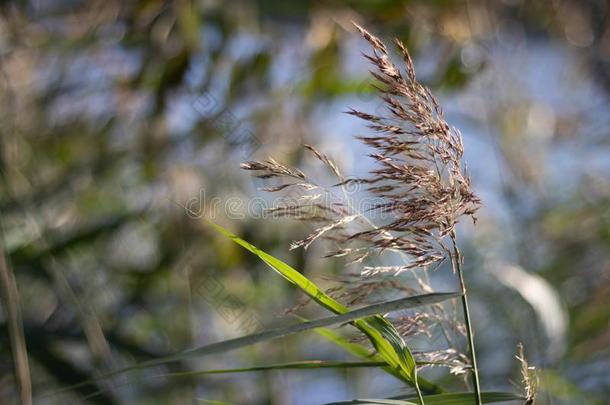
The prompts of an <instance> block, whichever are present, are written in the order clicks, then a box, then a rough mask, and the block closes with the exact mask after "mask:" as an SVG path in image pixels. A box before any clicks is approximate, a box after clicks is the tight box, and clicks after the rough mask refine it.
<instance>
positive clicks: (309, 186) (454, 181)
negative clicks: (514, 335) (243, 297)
mask: <svg viewBox="0 0 610 405" xmlns="http://www.w3.org/2000/svg"><path fill="white" fill-rule="evenodd" d="M355 25H356V28H357V29H358V30H359V32H360V34H361V35H362V37H363V38H364V39H365V40H366V41H368V43H369V44H370V45H371V48H372V51H371V53H369V54H364V57H365V58H366V59H367V60H368V61H369V62H370V63H371V64H372V66H373V69H372V70H371V75H372V76H373V78H374V79H375V80H376V82H377V83H376V84H375V88H376V89H377V91H378V93H379V95H380V97H381V99H382V100H383V103H384V107H385V109H384V110H383V112H382V113H379V114H370V113H367V112H363V111H358V110H354V109H351V110H349V111H348V114H351V115H353V116H356V117H358V118H360V119H362V120H364V121H366V122H367V126H368V127H369V128H370V129H371V130H373V131H374V134H373V135H368V136H357V138H358V139H359V140H360V141H362V142H363V143H364V144H365V145H367V146H368V147H369V148H370V149H371V153H370V154H369V156H370V157H371V158H372V159H373V160H374V162H375V165H374V167H373V169H371V170H370V172H369V173H368V175H367V176H366V177H361V178H351V177H350V178H346V177H344V176H343V175H342V174H341V172H340V170H339V169H338V167H337V165H336V164H334V163H333V162H332V160H331V159H329V158H328V157H327V156H326V155H324V154H323V153H321V152H319V151H318V150H317V149H315V148H314V147H312V146H306V147H307V149H308V150H309V151H310V152H311V153H313V154H314V155H315V157H317V158H318V159H319V160H320V161H321V162H323V163H324V165H325V166H326V167H327V168H328V169H329V171H330V173H331V174H332V175H333V176H334V177H335V178H336V183H335V184H334V185H333V186H332V187H323V186H321V185H320V184H318V183H316V182H314V181H313V180H311V179H310V178H309V177H308V176H306V175H305V174H304V173H303V172H302V171H300V170H298V169H294V168H290V167H288V166H285V165H283V164H281V163H278V162H277V161H275V160H273V159H268V160H266V161H263V162H246V163H243V164H242V168H243V169H245V170H251V171H255V172H256V175H257V177H260V178H263V179H272V178H273V179H279V180H281V181H282V182H281V183H280V184H278V185H274V186H271V187H267V188H266V190H268V191H282V190H284V191H287V190H291V191H292V193H289V194H288V197H287V198H285V199H282V200H280V201H279V203H278V204H277V205H276V206H274V207H272V208H271V209H270V210H269V213H272V214H274V215H277V216H284V217H290V218H293V219H297V220H300V221H307V222H310V223H312V224H315V227H314V230H313V231H312V232H311V233H310V234H309V235H307V236H306V237H305V238H304V239H302V240H300V241H296V242H294V243H293V244H292V248H297V247H303V248H305V249H306V248H308V247H309V246H310V245H311V244H312V243H313V242H314V241H315V240H317V239H319V238H326V239H328V240H330V241H331V242H333V244H334V245H335V246H336V249H334V250H332V251H329V252H328V254H327V257H339V256H347V257H349V258H350V260H349V263H357V264H359V263H363V262H364V261H365V260H367V264H366V265H363V266H361V271H360V273H361V276H364V279H362V280H366V281H360V283H359V284H357V285H358V287H357V288H354V287H353V286H350V283H347V285H346V286H344V287H342V288H339V289H338V290H337V291H334V293H336V294H343V295H341V297H344V298H348V299H350V300H352V302H358V301H359V300H362V299H363V297H364V298H365V299H369V298H370V296H371V295H372V293H371V291H375V290H378V289H380V288H382V287H387V285H385V284H384V283H385V282H386V281H384V279H383V278H381V279H380V280H378V281H371V278H373V277H374V276H384V275H398V274H400V273H402V272H405V271H414V270H416V269H430V268H434V267H436V266H438V265H439V264H440V263H441V262H443V261H444V260H447V259H448V260H450V262H451V267H452V269H453V271H454V273H457V274H458V276H459V282H460V288H461V291H462V293H463V298H462V308H463V311H464V315H465V327H464V328H463V330H464V331H465V334H466V335H467V337H468V343H469V349H470V360H471V363H472V367H471V368H472V369H473V375H474V386H475V395H476V399H477V404H480V403H481V399H480V389H479V380H478V368H477V365H476V356H475V352H474V342H473V336H472V328H471V322H470V315H469V310H468V302H467V296H466V286H465V283H464V279H463V274H462V268H461V264H462V256H461V253H460V251H459V249H458V246H457V243H456V233H455V227H456V224H457V223H458V222H459V220H460V218H462V217H471V218H472V219H473V220H474V221H476V217H475V214H476V211H477V209H478V207H479V205H480V200H479V199H478V198H477V196H476V195H475V194H474V192H473V191H472V189H471V182H470V179H469V177H468V175H467V173H466V170H465V167H464V166H463V164H462V157H463V153H464V148H463V144H462V137H461V135H460V132H459V131H458V130H457V129H455V128H453V127H451V126H449V125H448V124H447V122H446V121H445V118H444V115H443V110H442V108H441V107H440V105H439V103H438V102H437V100H436V98H435V97H434V96H433V95H432V93H431V92H430V90H429V89H428V88H427V87H425V86H423V85H422V84H421V83H419V82H418V81H417V78H416V75H415V69H414V66H413V61H412V59H411V56H410V55H409V52H408V51H407V48H406V47H405V46H404V45H403V44H402V43H401V42H400V41H399V40H395V41H394V44H395V45H396V47H397V50H398V52H399V53H400V55H401V56H402V60H403V65H404V66H403V67H402V69H401V68H399V67H398V66H397V65H395V64H394V63H393V62H392V60H391V57H390V54H389V51H388V49H387V48H386V46H385V44H384V43H383V42H382V41H381V40H380V39H379V38H377V37H375V36H374V35H372V34H370V33H369V32H368V31H367V30H365V29H364V28H362V27H360V26H359V25H357V24H355ZM353 184H358V185H361V186H363V187H365V189H366V190H367V191H368V192H369V193H370V194H372V195H373V196H375V202H374V203H373V204H372V205H371V206H370V207H367V208H366V209H365V210H361V209H357V208H354V205H353V204H352V202H351V201H350V199H349V197H348V196H347V195H346V192H345V187H347V186H349V185H353ZM342 196H343V198H342ZM373 212H374V213H377V214H379V215H380V216H382V217H383V218H384V221H381V222H380V223H374V222H373V221H372V220H371V218H370V216H371V213H373ZM388 251H391V252H397V253H399V254H400V256H401V257H402V259H403V260H402V262H401V264H400V265H394V266H382V265H379V264H372V265H369V262H370V259H373V258H374V257H375V256H378V255H381V254H382V253H384V252H388ZM417 280H418V281H419V287H420V288H421V289H423V290H424V291H426V292H429V291H430V290H431V287H430V285H429V284H428V283H427V282H426V280H425V278H418V279H417ZM394 287H395V289H397V290H398V289H400V287H399V288H396V286H394ZM363 292H366V294H362V293H363ZM443 318H444V316H443V310H442V307H441V306H440V305H439V306H436V307H435V309H434V311H433V313H432V315H421V314H416V315H414V316H411V317H406V318H404V319H395V321H396V323H398V324H399V325H400V326H399V327H398V329H399V330H401V331H402V332H403V334H404V335H412V334H414V333H416V332H417V333H421V332H422V331H427V330H429V326H427V325H428V324H431V323H439V322H441V320H442V319H443ZM457 328H458V329H459V328H460V327H459V325H458V326H457ZM438 353H443V356H446V358H447V361H448V362H451V364H453V367H452V368H453V369H454V371H455V372H456V373H458V372H461V371H463V370H464V369H466V368H468V366H465V365H464V363H463V361H462V357H460V355H459V354H458V353H456V352H455V350H453V351H451V350H449V351H444V352H438ZM449 354H452V356H449ZM430 356H433V354H431V355H430ZM438 356H440V355H439V354H437V358H438ZM449 357H451V359H449Z"/></svg>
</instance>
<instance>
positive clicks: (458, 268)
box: [451, 230, 483, 405]
mask: <svg viewBox="0 0 610 405" xmlns="http://www.w3.org/2000/svg"><path fill="white" fill-rule="evenodd" d="M451 243H452V244H453V254H452V255H451V267H452V268H453V272H454V273H457V274H458V278H459V280H460V290H461V293H462V295H461V299H462V309H463V311H464V321H465V323H466V333H467V337H468V349H469V351H470V359H471V361H472V376H473V382H474V395H475V401H476V404H477V405H481V404H482V403H483V402H482V401H481V386H480V383H479V367H478V366H477V355H476V352H475V349H474V336H473V333H472V322H471V320H470V310H469V309H468V293H467V291H466V283H465V282H464V274H463V272H462V254H461V253H460V251H459V249H458V247H457V242H456V237H455V230H452V231H451Z"/></svg>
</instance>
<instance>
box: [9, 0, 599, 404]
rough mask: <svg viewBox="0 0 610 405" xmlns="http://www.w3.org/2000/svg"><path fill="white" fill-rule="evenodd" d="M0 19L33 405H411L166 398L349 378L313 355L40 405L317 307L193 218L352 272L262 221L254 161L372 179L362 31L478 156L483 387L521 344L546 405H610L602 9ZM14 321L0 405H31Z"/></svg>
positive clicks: (146, 375) (366, 4)
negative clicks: (94, 380) (22, 401)
mask: <svg viewBox="0 0 610 405" xmlns="http://www.w3.org/2000/svg"><path fill="white" fill-rule="evenodd" d="M0 11H1V15H0V93H1V94H2V100H3V102H2V103H1V104H0V117H1V118H0V130H1V131H2V138H1V155H0V156H1V161H0V163H1V172H2V177H1V183H0V184H1V186H0V190H1V194H0V223H1V227H2V244H3V250H4V254H5V258H6V261H7V263H8V265H9V268H10V269H11V270H12V272H13V273H14V276H15V280H16V285H17V291H18V305H13V306H14V307H16V308H18V309H20V312H21V316H22V319H23V329H24V336H25V342H26V345H27V353H28V356H29V366H30V372H31V380H32V385H33V391H34V394H35V395H38V397H36V401H35V402H36V403H48V404H54V403H68V401H72V402H73V403H101V404H113V403H117V404H118V403H142V404H144V403H146V404H149V403H159V404H161V403H175V404H182V403H205V401H211V400H217V401H224V402H228V403H238V404H317V403H324V402H329V401H333V400H342V399H350V398H357V397H386V396H390V395H396V394H400V393H401V392H402V391H401V390H402V389H403V387H401V385H400V384H399V383H398V382H397V381H395V380H393V379H392V378H391V377H390V376H388V375H386V374H384V373H383V372H381V371H378V370H371V369H350V370H347V371H344V370H342V371H337V370H324V371H307V370H305V371H298V370H297V371H267V372H258V373H247V374H237V375H215V376H206V377H183V378H158V377H156V376H157V375H158V374H159V373H161V372H168V371H187V370H197V369H210V368H224V367H237V366H249V365H260V364H265V363H273V362H282V361H294V360H302V359H349V356H348V355H346V354H344V353H342V352H341V351H340V350H339V349H337V348H336V347H334V346H332V345H331V344H329V343H327V342H325V341H324V340H322V338H321V337H319V336H318V335H316V334H315V333H305V334H301V335H298V336H295V337H291V338H286V339H282V340H278V341H274V342H273V343H271V344H261V345H257V346H254V347H252V348H249V349H245V350H240V351H236V352H232V353H230V354H227V355H223V356H215V357H209V358H206V359H205V360H192V361H188V362H183V363H181V364H175V365H172V366H171V367H169V368H164V369H152V370H144V371H140V372H138V373H131V374H128V375H124V376H120V377H117V378H115V379H112V381H102V382H100V383H98V384H97V386H96V387H92V386H80V387H77V388H74V389H70V390H68V391H66V392H63V393H62V394H61V395H59V394H58V395H54V396H44V394H45V393H48V392H52V391H54V390H57V389H60V388H62V387H66V386H69V385H71V384H74V383H77V382H80V381H83V380H86V379H88V378H91V377H94V376H95V375H100V374H101V373H103V372H106V371H109V370H112V369H116V368H118V367H121V366H126V365H128V364H131V363H133V362H135V361H142V360H147V359H151V358H154V357H158V356H162V355H167V354H169V353H174V352H176V351H179V350H182V349H185V348H189V347H193V346H195V345H201V344H205V343H211V342H215V341H219V340H223V339H227V338H230V337H237V336H242V335H245V334H247V333H251V332H253V331H255V330H259V329H261V328H264V327H271V326H276V325H281V324H285V323H286V322H291V320H290V318H287V317H286V315H285V314H284V310H285V309H286V308H289V307H292V306H294V305H295V304H297V303H298V302H299V301H300V300H302V298H303V296H302V295H300V294H299V293H297V292H296V291H295V290H294V288H292V287H291V286H289V285H288V284H287V283H286V282H285V281H284V280H281V279H280V278H279V277H277V275H275V274H272V272H268V271H267V270H266V269H265V268H264V266H263V265H261V263H260V262H259V261H258V260H257V259H256V258H255V257H254V256H252V255H250V254H248V253H247V252H245V251H242V250H240V248H239V247H237V246H236V245H234V244H232V242H231V241H228V240H225V239H223V238H222V237H220V236H218V235H216V234H214V233H213V231H211V230H210V229H209V228H208V227H207V226H206V225H205V223H204V222H203V221H202V220H201V219H200V218H199V216H198V215H187V213H186V210H185V209H184V208H183V207H181V205H187V206H188V207H189V208H190V209H191V210H192V211H194V212H196V213H198V214H201V215H213V216H214V218H215V220H216V221H217V222H219V223H221V224H223V225H225V226H227V227H228V228H230V229H232V230H233V231H235V232H236V233H237V234H239V235H240V236H241V237H243V238H244V239H246V240H249V241H251V242H253V243H254V244H256V245H257V246H259V247H261V248H262V249H264V250H266V251H268V252H270V253H272V254H274V255H276V256H277V257H280V258H282V259H284V260H285V261H287V262H288V263H290V264H291V265H293V266H294V267H296V268H298V269H300V270H302V271H303V272H304V273H305V274H306V275H307V276H308V277H311V278H313V279H314V280H316V281H320V280H324V277H329V276H332V275H339V274H342V272H343V271H344V268H343V265H342V263H338V262H335V261H332V260H321V259H320V257H321V256H322V254H323V251H324V249H323V246H318V245H314V246H312V248H311V249H309V250H308V251H306V252H304V251H302V250H295V251H289V250H288V249H289V246H290V242H291V241H293V240H297V239H300V238H302V237H304V236H305V235H306V233H307V231H308V229H307V228H306V227H305V226H303V225H302V224H296V223H292V222H289V221H283V220H270V219H261V218H260V217H257V216H256V215H252V213H253V212H257V211H256V210H252V209H251V208H252V207H251V206H250V205H249V202H250V201H252V199H253V198H255V197H256V198H260V197H261V196H262V194H260V192H258V191H257V188H258V187H260V186H261V183H260V182H256V181H253V180H252V179H251V177H250V176H249V175H248V174H247V173H244V172H242V171H240V169H239V163H240V162H241V161H243V160H249V159H259V158H266V157H267V156H271V155H272V156H274V157H276V158H277V159H278V160H282V161H283V162H286V163H290V164H294V165H297V166H308V165H309V166H315V164H314V162H313V161H312V160H311V159H310V156H309V155H306V154H304V153H303V149H302V147H301V145H302V144H303V143H308V144H312V145H315V146H316V147H317V148H318V149H320V150H322V151H324V152H325V153H327V154H328V155H329V156H331V157H332V158H333V159H335V161H336V162H337V163H338V164H339V166H341V168H342V169H343V171H344V172H345V173H348V174H349V173H361V172H363V171H366V169H367V168H368V167H367V165H368V164H369V163H366V159H364V158H363V155H364V153H366V150H365V149H364V147H363V146H362V145H360V144H359V143H358V142H357V141H356V140H354V139H353V136H354V135H359V134H360V135H361V134H366V133H367V132H366V131H367V130H366V128H365V126H364V125H363V124H362V122H359V121H358V120H356V119H355V118H353V117H351V116H349V115H346V114H344V113H343V112H344V111H346V110H347V109H348V107H354V108H359V109H362V110H364V111H371V112H374V111H375V109H376V108H378V107H379V105H380V104H379V101H378V100H377V99H376V98H375V95H374V94H373V93H372V91H371V88H370V86H369V84H370V80H369V77H368V68H369V67H368V66H367V64H366V61H365V60H364V59H363V58H362V57H361V51H367V50H368V48H367V44H366V43H365V42H364V41H362V40H361V39H360V37H359V35H358V34H357V32H356V30H355V29H354V28H353V26H352V25H351V21H356V22H358V23H360V24H363V25H364V26H365V27H367V28H368V29H369V30H370V31H371V32H373V33H375V34H377V35H378V36H380V37H381V38H382V39H384V40H387V41H389V40H390V39H391V38H392V37H398V38H400V39H401V40H402V41H403V42H405V43H406V44H407V45H408V47H409V49H410V51H411V53H412V56H413V58H414V60H415V67H416V70H417V72H418V77H419V79H420V80H421V81H422V82H424V83H425V84H427V85H428V86H430V87H431V88H432V90H433V92H434V93H435V94H436V95H437V96H438V98H439V100H440V102H441V104H442V105H443V106H444V108H445V112H446V118H447V120H448V121H449V123H450V124H451V125H454V126H456V127H458V128H459V129H460V130H461V132H462V134H463V136H464V143H465V149H466V155H465V158H466V161H467V162H468V168H469V171H470V174H471V177H472V180H473V184H474V187H475V190H476V192H477V193H478V194H479V195H480V197H481V198H482V200H483V204H484V205H483V208H482V210H481V211H480V212H479V221H478V222H477V224H476V226H474V227H473V226H472V225H470V224H464V225H465V226H464V227H463V228H462V229H460V242H461V245H462V248H463V253H464V255H465V260H466V272H467V278H468V281H469V282H470V284H471V288H470V291H471V300H472V302H473V303H472V305H473V312H474V314H473V316H474V326H475V329H476V332H477V334H476V340H477V344H478V357H479V359H480V360H479V362H480V367H481V374H482V384H483V387H484V388H485V389H503V390H518V388H514V387H513V384H516V385H517V386H518V385H519V381H520V377H519V373H518V370H519V363H518V361H517V360H516V359H515V353H516V346H517V343H518V342H523V343H524V345H525V352H526V355H527V356H528V358H529V360H530V362H531V363H532V364H534V365H536V366H537V367H538V368H540V369H542V372H541V383H542V386H541V392H540V395H539V400H538V403H540V404H605V403H608V402H607V401H608V398H610V373H609V372H608V371H609V370H610V301H609V299H608V297H609V296H610V103H609V100H610V99H609V97H610V24H609V16H610V14H609V13H610V6H609V4H608V2H607V1H601V0H599V1H593V0H591V1H577V0H552V1H551V0H547V1H538V0H532V1H525V0H504V1H500V0H498V1H483V0H464V1H449V0H435V1H415V0H411V1H390V0H377V1H373V0H370V1H369V0H362V1H355V0H354V1H343V2H339V1H330V0H328V1H322V0H320V1H314V0H312V1H284V0H258V1H226V2H223V1H214V0H192V1H189V0H183V1H173V2H164V1H78V0H65V1H64V0H49V1H40V0H38V1H3V2H2V3H1V6H0ZM9 279H10V277H9ZM4 289H5V288H4V286H3V290H4ZM13 292H15V291H13ZM15 300H16V298H15ZM5 303H6V300H5V301H4V303H3V306H2V312H1V313H0V341H1V345H0V350H1V352H0V356H1V357H0V398H1V399H0V402H2V403H18V398H19V397H18V389H17V382H16V379H15V377H14V373H13V357H12V354H11V344H10V339H9V336H10V334H9V333H8V326H7V325H8V319H9V318H10V317H9V316H8V314H9V312H10V311H8V308H7V305H5ZM16 303H17V301H13V304H16ZM304 313H306V314H309V315H310V316H312V317H317V316H322V315H324V313H323V312H321V311H313V308H312V309H310V310H309V312H307V310H306V311H305V312H304ZM424 374H425V375H427V376H429V377H431V378H433V379H435V380H439V381H440V383H441V384H443V385H445V386H447V387H449V388H452V389H460V387H461V388H462V389H463V387H464V386H463V384H462V383H461V381H460V379H459V378H456V377H453V376H450V375H448V373H447V372H438V371H435V370H431V371H424ZM98 390H99V392H98V395H91V394H92V393H95V392H96V391H98Z"/></svg>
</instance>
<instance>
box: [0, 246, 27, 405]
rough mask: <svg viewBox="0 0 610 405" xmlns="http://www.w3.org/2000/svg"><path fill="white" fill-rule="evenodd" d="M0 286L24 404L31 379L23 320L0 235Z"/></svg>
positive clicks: (15, 283)
mask: <svg viewBox="0 0 610 405" xmlns="http://www.w3.org/2000/svg"><path fill="white" fill-rule="evenodd" d="M0 287H1V294H0V295H1V297H2V301H3V304H4V310H5V311H6V318H7V321H6V323H7V329H8V333H9V338H10V343H11V351H12V353H13V365H14V369H15V379H16V380H17V386H18V387H19V398H20V399H21V403H22V404H24V405H31V404H32V381H31V379H30V367H29V364H28V354H27V349H26V345H25V337H24V333H23V321H22V319H21V310H20V308H19V293H18V291H17V282H16V281H15V274H13V271H12V269H11V268H10V267H9V264H8V262H7V260H6V258H5V256H4V247H3V243H2V241H1V235H0Z"/></svg>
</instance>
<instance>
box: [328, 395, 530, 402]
mask: <svg viewBox="0 0 610 405" xmlns="http://www.w3.org/2000/svg"><path fill="white" fill-rule="evenodd" d="M418 400H419V398H415V397H407V396H401V397H393V398H387V399H354V400H350V401H339V402H332V403H328V404H326V405H348V404H350V405H351V404H358V405H365V404H367V405H369V404H370V405H373V404H375V405H377V404H381V405H411V404H417V403H418V402H417V401H418ZM481 400H482V402H483V403H484V404H492V403H497V402H507V401H523V400H525V398H523V397H520V396H517V395H515V394H511V393H509V392H482V393H481ZM424 401H425V402H426V404H427V405H474V404H475V403H476V402H475V399H474V397H473V395H472V392H456V393H446V394H438V395H425V396H424Z"/></svg>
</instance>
